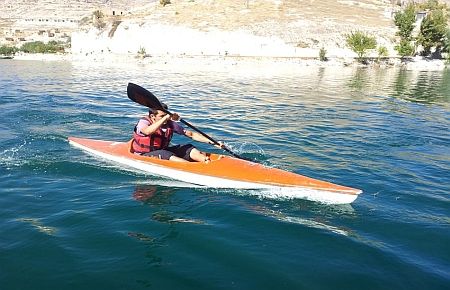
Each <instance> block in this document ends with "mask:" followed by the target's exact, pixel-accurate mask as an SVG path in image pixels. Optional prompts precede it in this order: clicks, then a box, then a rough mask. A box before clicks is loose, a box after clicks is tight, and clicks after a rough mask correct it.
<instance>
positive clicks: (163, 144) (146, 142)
mask: <svg viewBox="0 0 450 290" xmlns="http://www.w3.org/2000/svg"><path fill="white" fill-rule="evenodd" d="M141 120H146V121H148V122H149V123H150V125H151V124H152V123H153V122H152V120H151V119H150V118H149V117H147V116H146V117H144V118H142V119H141ZM138 123H139V122H138ZM167 125H168V126H167V127H166V128H165V132H164V131H163V130H162V128H161V127H160V128H159V129H158V130H156V132H154V133H152V134H150V135H144V134H143V133H139V134H138V133H137V124H136V126H134V132H133V141H134V142H133V151H134V152H136V153H141V154H143V153H148V152H151V151H155V150H160V149H166V148H167V146H169V144H170V140H171V139H172V135H173V129H172V126H170V121H169V122H168V123H167Z"/></svg>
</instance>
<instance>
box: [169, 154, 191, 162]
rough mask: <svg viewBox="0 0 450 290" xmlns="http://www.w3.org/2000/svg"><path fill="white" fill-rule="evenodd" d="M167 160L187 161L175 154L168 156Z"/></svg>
mask: <svg viewBox="0 0 450 290" xmlns="http://www.w3.org/2000/svg"><path fill="white" fill-rule="evenodd" d="M169 160H170V161H177V162H189V161H187V160H184V159H183V158H180V157H177V156H175V155H172V156H170V158H169Z"/></svg>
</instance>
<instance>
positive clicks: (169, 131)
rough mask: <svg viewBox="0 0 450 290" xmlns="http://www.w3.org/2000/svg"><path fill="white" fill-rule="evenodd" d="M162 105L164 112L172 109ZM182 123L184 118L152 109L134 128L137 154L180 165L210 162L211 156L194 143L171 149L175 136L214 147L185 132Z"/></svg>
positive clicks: (134, 144) (207, 141)
mask: <svg viewBox="0 0 450 290" xmlns="http://www.w3.org/2000/svg"><path fill="white" fill-rule="evenodd" d="M162 106H163V109H164V110H166V111H167V110H168V107H167V105H166V104H162ZM179 120H180V116H179V115H178V114H177V113H172V114H166V113H165V112H164V111H161V110H158V109H150V110H149V111H148V116H145V117H144V118H141V119H140V120H139V121H138V123H137V124H136V126H135V127H134V132H133V142H132V148H133V151H134V153H136V154H140V155H145V156H155V157H158V158H160V159H165V160H172V161H180V162H187V161H197V162H209V161H210V159H209V156H208V154H206V153H204V152H201V151H199V150H198V149H197V148H195V147H194V146H193V145H192V144H185V145H173V146H170V141H171V139H172V136H173V133H176V134H179V135H182V136H187V137H189V138H191V139H192V140H194V141H199V142H203V143H208V144H213V143H211V141H210V140H209V139H207V138H206V137H204V136H203V135H201V134H199V133H196V132H192V131H189V130H186V129H184V128H183V127H182V126H181V125H179V124H178V123H177V121H179ZM218 143H219V146H218V147H220V148H222V147H223V146H224V145H223V143H222V142H218Z"/></svg>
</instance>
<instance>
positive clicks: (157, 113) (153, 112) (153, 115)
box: [148, 103, 169, 122]
mask: <svg viewBox="0 0 450 290" xmlns="http://www.w3.org/2000/svg"><path fill="white" fill-rule="evenodd" d="M161 105H162V107H163V109H165V110H167V109H168V108H169V107H167V105H166V104H164V103H161ZM148 115H149V117H150V119H151V120H152V121H153V122H156V121H158V120H160V119H161V118H163V117H164V116H165V115H167V113H166V112H164V111H162V110H159V109H155V108H150V109H149V110H148Z"/></svg>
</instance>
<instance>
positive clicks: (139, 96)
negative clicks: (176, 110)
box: [127, 83, 253, 161]
mask: <svg viewBox="0 0 450 290" xmlns="http://www.w3.org/2000/svg"><path fill="white" fill-rule="evenodd" d="M127 94H128V97H129V98H130V99H131V100H132V101H134V102H136V103H138V104H141V105H143V106H146V107H149V108H155V109H158V110H161V111H163V112H164V113H166V114H169V115H172V113H170V112H169V111H168V110H166V109H164V108H163V105H162V104H161V102H160V101H159V100H158V98H157V97H156V96H155V95H154V94H152V93H151V92H149V91H148V90H146V89H144V88H143V87H141V86H138V85H136V84H133V83H128V87H127ZM180 122H181V123H183V124H185V125H186V126H188V127H190V128H192V129H193V130H195V131H197V132H198V133H200V134H201V135H202V136H203V137H205V138H207V139H208V140H210V141H212V142H213V144H214V145H218V146H220V143H219V142H217V141H216V140H214V139H213V138H212V137H211V136H208V135H207V134H206V133H203V132H202V131H200V130H199V129H197V128H196V127H195V126H193V125H191V124H189V123H188V122H186V121H184V120H183V119H180ZM220 148H222V149H223V150H225V151H227V152H228V153H230V154H231V155H233V156H234V157H236V158H239V159H244V160H247V161H253V160H250V159H248V158H244V157H242V156H239V155H238V154H236V153H234V152H233V151H231V150H230V149H228V148H227V147H225V146H221V147H220Z"/></svg>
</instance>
